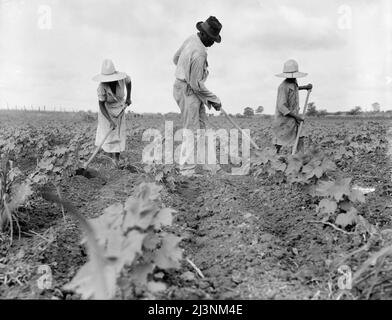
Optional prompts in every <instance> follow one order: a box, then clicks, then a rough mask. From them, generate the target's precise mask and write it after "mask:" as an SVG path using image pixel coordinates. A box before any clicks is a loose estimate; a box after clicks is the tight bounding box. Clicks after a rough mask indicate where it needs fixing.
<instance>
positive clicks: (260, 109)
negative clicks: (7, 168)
mask: <svg viewBox="0 0 392 320" xmlns="http://www.w3.org/2000/svg"><path fill="white" fill-rule="evenodd" d="M263 112H264V107H263V106H258V107H257V109H256V113H263Z"/></svg>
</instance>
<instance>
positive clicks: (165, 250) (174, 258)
mask: <svg viewBox="0 0 392 320" xmlns="http://www.w3.org/2000/svg"><path fill="white" fill-rule="evenodd" d="M180 241H181V238H180V237H177V236H174V235H171V234H168V235H167V236H166V237H165V238H164V239H163V240H162V247H161V248H160V249H159V250H158V251H157V252H156V254H155V263H156V265H157V266H158V267H160V268H162V269H171V268H173V269H178V268H180V262H179V260H180V259H182V252H183V250H182V249H181V248H180V247H179V243H180Z"/></svg>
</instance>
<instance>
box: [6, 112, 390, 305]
mask: <svg viewBox="0 0 392 320" xmlns="http://www.w3.org/2000/svg"><path fill="white" fill-rule="evenodd" d="M31 118H32V119H33V120H34V121H31V119H29V118H28V117H27V116H25V119H18V117H16V116H14V115H9V114H8V115H7V117H6V116H2V119H1V121H0V125H5V130H7V128H8V130H10V129H9V128H14V129H15V130H24V129H18V128H26V123H27V122H30V123H29V126H30V127H40V128H44V129H45V130H54V129H53V128H54V127H55V124H57V123H58V124H60V125H61V126H60V127H59V130H60V131H61V130H63V132H64V130H66V129H65V128H66V127H67V126H70V125H71V124H72V126H75V127H83V128H86V127H91V130H90V131H89V132H90V133H91V139H93V138H94V126H95V123H94V122H93V121H91V122H87V121H86V120H85V119H79V118H77V116H76V115H65V114H64V115H61V116H57V115H55V114H52V115H44V116H39V115H31ZM238 120H239V122H240V125H241V126H242V127H243V128H250V129H251V132H252V137H254V138H255V140H256V142H257V143H258V145H259V146H260V147H261V148H262V149H263V148H266V147H270V146H271V131H270V122H271V121H270V120H268V119H262V118H253V119H238ZM72 121H73V122H72ZM163 121H164V119H163V118H154V119H153V118H132V119H128V124H129V139H128V143H127V151H126V152H125V153H124V154H123V155H122V159H123V163H124V164H125V167H123V169H115V168H114V167H113V165H112V163H111V162H110V161H109V160H108V159H107V158H106V157H105V156H104V155H100V156H99V157H98V158H97V160H96V161H94V162H93V165H92V166H93V167H94V169H95V170H96V171H97V172H98V174H97V176H96V177H94V178H92V179H87V178H85V177H82V176H71V177H69V178H66V179H61V181H60V182H59V186H60V192H61V195H62V197H63V198H65V199H68V200H69V201H70V202H72V203H73V204H74V205H75V206H76V207H77V208H78V210H79V212H81V213H83V215H84V216H85V217H87V218H93V217H97V216H100V215H101V214H102V212H103V210H104V209H105V208H107V207H109V206H110V205H112V204H114V203H117V202H124V201H125V200H126V199H127V198H128V197H129V196H130V195H131V194H132V192H133V189H134V187H135V186H136V185H138V184H139V183H140V182H142V181H154V180H156V179H154V177H153V176H152V175H151V174H147V173H145V172H143V166H142V164H141V153H142V150H143V148H144V147H145V145H146V144H147V143H146V142H143V141H142V139H141V138H142V133H143V130H144V129H146V128H150V127H156V128H159V129H160V130H162V125H163ZM211 121H212V122H213V124H214V125H215V126H218V127H223V128H231V127H230V125H229V124H227V122H226V121H225V120H224V118H221V117H214V118H211ZM70 123H71V124H70ZM179 123H180V122H179V119H175V126H179ZM389 127H390V122H389V121H386V120H372V119H332V120H329V119H313V120H309V121H308V122H307V130H308V132H309V137H308V138H307V140H306V146H307V147H308V148H309V147H310V146H317V147H319V148H321V149H322V150H323V151H328V152H332V153H333V152H335V151H336V150H338V149H339V148H340V146H341V145H345V146H346V149H345V150H351V149H352V150H353V152H352V153H353V154H352V155H349V156H347V157H343V158H341V159H338V160H336V161H335V163H336V165H337V167H338V168H339V170H340V171H341V173H342V174H343V175H344V176H346V177H351V178H352V184H353V185H358V186H361V187H372V188H375V191H374V192H371V193H369V194H367V195H366V196H365V198H366V202H365V203H362V204H360V205H359V206H357V209H358V212H359V215H360V216H362V217H364V218H365V219H366V221H368V222H369V223H370V224H371V225H372V226H374V228H376V229H377V230H378V232H380V234H383V235H385V234H387V233H388V232H386V233H382V231H383V230H389V229H392V204H391V202H390V199H391V193H392V182H391V162H390V155H391V151H390V150H389V149H388V147H389V145H388V143H389V141H391V140H390V139H391V133H390V131H389V130H390V129H389ZM3 130H4V127H3ZM31 130H32V129H31ZM7 132H9V131H7ZM51 132H52V131H51ZM2 133H3V134H4V135H3V137H6V135H5V133H4V131H3V132H2V131H1V129H0V134H2ZM69 135H72V132H71V133H69ZM54 136H56V137H59V135H58V134H57V135H56V134H54ZM63 136H64V137H63ZM63 136H62V138H61V139H60V140H61V141H55V140H53V141H54V142H53V143H52V144H51V147H53V146H55V145H56V144H57V142H58V143H59V144H61V145H66V144H67V141H69V140H67V139H68V135H67V134H65V133H63ZM48 139H49V138H48ZM337 141H342V143H341V144H337V143H336V142H337ZM90 142H91V141H90ZM350 146H351V147H352V148H351V149H350V148H349V147H350ZM90 150H91V149H90ZM3 151H4V148H3ZM288 151H289V150H285V151H284V153H287V152H288ZM34 157H35V155H34V154H31V153H30V154H29V155H26V156H23V157H19V158H18V159H16V165H17V166H18V167H19V168H20V169H21V170H22V171H23V172H26V173H27V172H30V171H32V170H33V169H34V167H35V166H36V163H37V159H34ZM129 164H133V166H130V165H129ZM224 169H225V170H226V171H227V170H228V169H229V166H228V167H224ZM173 177H174V180H173V184H172V185H171V187H169V186H168V185H167V184H165V183H161V184H162V185H163V186H164V188H163V190H162V192H161V197H162V202H163V204H164V205H165V206H167V207H170V208H173V209H175V210H176V213H175V214H174V223H173V225H172V226H170V227H169V229H170V230H171V232H173V233H175V234H177V235H178V236H180V237H182V241H181V244H180V246H181V247H182V248H183V249H184V252H183V258H184V259H183V260H182V261H181V268H180V269H178V270H172V271H170V272H166V271H164V272H157V273H155V274H154V278H155V279H161V280H162V281H164V282H165V283H166V284H167V285H168V287H167V289H166V290H164V291H162V292H159V293H153V292H150V291H149V290H147V289H146V288H144V287H142V286H134V284H133V283H132V281H131V280H130V277H129V276H127V271H126V270H125V272H123V273H122V278H121V279H120V280H119V281H120V282H121V290H120V292H119V293H118V294H117V295H116V298H118V299H121V298H122V299H154V298H163V299H212V298H213V299H338V298H339V299H340V298H341V299H367V298H369V299H390V298H392V277H391V272H390V271H391V270H392V269H391V267H392V265H391V263H390V261H389V260H388V259H390V258H389V257H388V256H383V261H382V262H379V263H378V264H376V267H377V268H378V267H380V270H379V272H378V273H377V274H374V272H373V271H374V270H373V269H371V270H370V273H369V275H370V276H368V277H367V278H365V279H362V280H361V281H360V282H358V283H356V285H355V286H354V287H353V288H352V290H351V291H350V292H349V293H347V292H346V295H345V296H342V295H341V291H340V289H339V287H338V279H339V277H340V276H341V274H340V273H339V271H338V268H339V266H340V265H342V264H343V262H342V261H343V259H344V264H346V265H348V266H349V267H350V268H351V269H352V270H353V272H355V271H356V270H358V269H359V268H360V267H361V266H362V264H363V263H364V262H365V261H366V259H368V258H369V257H370V256H371V255H372V254H374V253H376V252H378V251H379V250H381V249H382V248H385V247H387V246H388V245H391V243H390V242H388V241H389V240H388V239H389V238H388V237H383V238H382V239H381V238H379V241H375V242H372V243H371V245H369V247H368V248H367V250H362V251H360V252H358V253H357V254H356V253H355V250H357V249H359V248H362V247H363V246H364V245H366V244H368V243H369V240H371V239H372V237H370V236H369V235H364V233H361V232H354V231H353V229H350V228H339V229H334V228H333V227H331V225H328V224H323V223H318V222H317V221H320V220H321V219H320V214H319V213H317V210H316V207H317V204H318V202H317V201H316V199H315V198H314V197H312V196H310V195H308V194H307V193H304V192H303V190H302V189H301V187H300V186H298V185H296V184H292V183H288V182H287V181H285V179H284V178H282V176H281V175H279V174H272V175H268V174H267V173H265V172H262V173H261V174H259V175H258V176H256V175H255V174H253V171H251V173H250V174H248V175H244V176H233V175H229V174H228V175H225V174H220V173H217V174H214V175H212V174H210V173H207V172H203V173H202V175H201V176H198V177H193V178H184V177H181V176H178V175H173ZM17 216H18V220H19V224H20V229H21V233H20V239H18V232H17V231H14V237H13V243H12V245H10V241H9V240H10V239H9V233H8V232H4V233H2V234H1V240H0V241H1V242H0V298H7V299H9V298H10V299H13V298H21V299H26V298H34V299H78V298H79V297H78V295H76V294H74V293H72V292H70V291H66V290H64V289H63V288H62V287H63V285H64V284H66V283H68V282H69V281H70V280H71V279H72V278H73V277H74V276H75V273H76V272H77V270H78V269H79V268H80V267H81V265H82V264H83V263H84V262H86V260H87V253H86V250H85V247H84V246H83V245H81V244H80V241H81V238H82V236H81V231H80V229H79V227H78V225H77V224H76V222H74V220H72V218H71V217H70V216H68V215H67V214H65V216H63V214H62V210H61V208H59V207H58V206H57V205H55V204H51V203H48V202H47V201H45V200H44V199H42V198H41V197H40V196H39V194H34V195H32V196H31V198H30V200H29V202H28V203H27V204H26V205H24V206H22V207H20V208H19V209H18V214H17ZM353 252H354V253H355V254H353V255H352V256H348V255H349V254H350V253H353ZM186 258H188V259H189V260H190V261H191V262H193V263H194V265H196V266H197V267H198V268H199V269H200V271H201V272H202V274H203V275H204V278H202V277H201V276H200V275H198V273H197V271H196V270H195V268H194V267H193V266H192V265H191V264H190V263H189V262H188V261H187V260H186ZM41 265H48V266H50V268H51V271H52V275H53V285H52V288H51V289H46V290H42V289H40V288H39V286H38V285H37V281H38V279H39V277H40V274H39V271H38V270H39V266H41ZM374 277H377V279H376V278H374ZM372 286H373V287H372ZM370 287H371V288H372V290H371V291H370V290H369V288H370ZM369 291H370V293H369Z"/></svg>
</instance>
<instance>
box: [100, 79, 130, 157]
mask: <svg viewBox="0 0 392 320" xmlns="http://www.w3.org/2000/svg"><path fill="white" fill-rule="evenodd" d="M130 82H131V78H130V77H129V76H128V75H127V77H126V78H125V79H123V80H119V81H118V82H117V85H116V90H115V91H116V92H112V90H111V89H110V86H109V85H108V84H106V83H104V82H103V83H100V84H99V86H98V89H97V93H98V99H99V101H102V102H105V107H106V109H107V110H108V113H109V115H110V116H111V117H112V119H113V120H114V122H115V123H116V124H117V127H116V129H115V130H113V132H112V133H111V134H110V135H109V137H108V138H107V139H106V141H105V143H104V144H103V146H102V149H103V150H104V151H105V152H110V153H113V152H123V151H124V150H125V144H126V138H127V137H126V121H125V111H124V112H122V111H123V110H125V107H126V105H125V88H126V85H127V84H128V83H130ZM109 131H110V122H109V121H108V120H107V119H106V118H105V116H104V115H103V114H102V112H101V110H99V111H98V127H97V134H96V137H95V145H96V146H98V145H99V144H100V143H101V142H102V139H103V138H104V137H105V135H106V134H107V133H108V132H109Z"/></svg>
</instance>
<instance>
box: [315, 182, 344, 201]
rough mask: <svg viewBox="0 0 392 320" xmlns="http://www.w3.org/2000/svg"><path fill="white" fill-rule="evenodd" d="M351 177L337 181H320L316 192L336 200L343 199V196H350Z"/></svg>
mask: <svg viewBox="0 0 392 320" xmlns="http://www.w3.org/2000/svg"><path fill="white" fill-rule="evenodd" d="M350 182H351V178H346V179H339V180H336V181H320V182H319V184H318V186H317V187H316V192H317V193H318V194H319V195H320V196H323V197H331V198H334V199H335V200H336V201H340V200H342V199H343V196H344V195H346V196H349V195H350V194H351V190H350Z"/></svg>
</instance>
